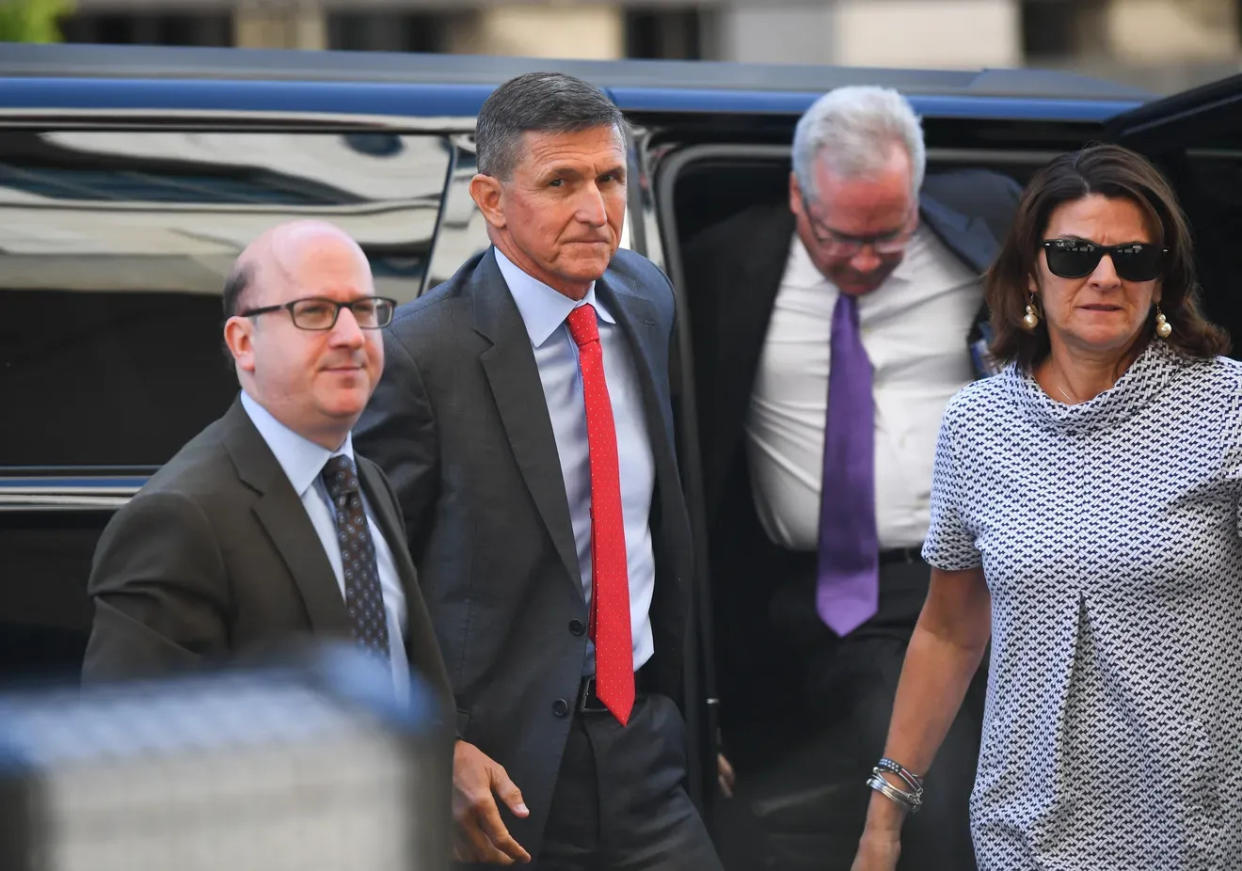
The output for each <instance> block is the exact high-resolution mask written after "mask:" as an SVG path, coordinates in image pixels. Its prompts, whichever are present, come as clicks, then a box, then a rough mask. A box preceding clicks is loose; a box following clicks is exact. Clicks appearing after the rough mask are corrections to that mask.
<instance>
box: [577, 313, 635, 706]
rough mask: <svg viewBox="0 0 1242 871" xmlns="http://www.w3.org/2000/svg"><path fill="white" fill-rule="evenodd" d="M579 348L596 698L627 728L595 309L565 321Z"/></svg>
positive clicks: (605, 401)
mask: <svg viewBox="0 0 1242 871" xmlns="http://www.w3.org/2000/svg"><path fill="white" fill-rule="evenodd" d="M566 323H567V324H568V325H569V334H570V335H571V336H573V337H574V341H575V342H577V343H578V366H579V368H581V370H582V397H583V399H584V400H585V402H586V420H587V448H588V449H589V451H590V463H591V619H590V633H591V640H592V641H594V642H595V695H596V696H598V697H599V700H600V701H601V702H603V703H604V705H605V706H606V707H607V708H608V710H610V711H612V713H613V716H615V717H616V718H617V720H619V721H620V723H621V725H623V726H624V725H625V723H626V721H628V720H629V718H630V711H631V709H633V707H634V652H633V645H632V643H631V641H630V572H629V569H628V568H627V567H626V564H625V518H624V517H623V516H622V514H621V476H620V473H619V472H618V470H617V428H616V426H615V425H614V424H613V420H612V400H611V399H610V398H609V396H608V383H607V382H606V381H605V380H604V351H603V348H602V347H601V346H600V343H599V326H598V324H597V323H596V321H595V309H594V308H593V307H591V306H590V305H583V306H579V307H578V308H576V309H574V310H573V311H572V312H570V313H569V317H568V319H567V320H566Z"/></svg>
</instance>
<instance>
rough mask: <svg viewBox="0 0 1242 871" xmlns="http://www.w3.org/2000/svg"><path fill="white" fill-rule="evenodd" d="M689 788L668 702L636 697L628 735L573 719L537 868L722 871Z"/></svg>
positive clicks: (597, 720) (681, 735)
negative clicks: (688, 790)
mask: <svg viewBox="0 0 1242 871" xmlns="http://www.w3.org/2000/svg"><path fill="white" fill-rule="evenodd" d="M685 780H686V729H685V722H684V721H683V720H682V716H681V712H680V711H679V710H678V709H677V706H676V704H674V702H673V701H672V699H670V698H668V697H667V696H663V695H658V694H644V695H640V696H639V697H638V698H637V700H636V701H635V703H634V710H633V712H632V713H631V715H630V720H629V722H628V723H627V724H626V725H625V726H624V727H623V726H622V725H621V724H620V723H618V722H617V721H616V719H615V718H613V716H612V715H611V714H609V713H607V712H586V713H582V712H578V713H575V714H574V722H573V725H572V727H571V728H570V731H569V739H568V741H567V742H566V744H565V755H564V757H563V758H562V761H561V769H560V772H559V774H558V775H557V780H556V789H555V791H554V792H553V794H552V808H551V811H550V814H549V817H548V825H547V828H546V830H545V832H544V837H543V847H542V849H541V850H540V851H539V856H538V857H537V858H536V860H535V863H534V865H533V867H534V868H537V869H538V871H640V869H642V871H680V869H687V871H700V869H701V871H719V869H720V868H721V865H720V860H719V859H718V858H717V856H716V850H715V848H714V847H713V846H712V842H711V840H710V838H709V837H708V834H707V829H706V827H705V826H704V825H703V821H702V819H701V818H700V816H699V812H698V810H697V809H696V808H695V806H694V804H693V803H692V802H691V801H690V796H689V795H688V794H687V793H686V789H685ZM528 867H530V866H528Z"/></svg>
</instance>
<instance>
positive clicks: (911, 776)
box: [875, 756, 923, 793]
mask: <svg viewBox="0 0 1242 871" xmlns="http://www.w3.org/2000/svg"><path fill="white" fill-rule="evenodd" d="M875 770H876V772H877V773H878V772H880V771H887V772H889V773H891V774H896V775H897V776H898V777H900V778H901V779H902V780H904V781H905V782H906V786H908V787H910V789H911V790H912V791H914V792H918V793H921V792H922V791H923V778H921V777H919V776H918V775H917V774H915V773H914V772H913V771H911V770H910V769H909V768H906V767H905V766H904V765H902V764H901V763H900V762H895V761H893V760H892V759H889V758H888V757H887V756H884V757H882V758H881V759H880V761H879V762H877V763H876V764H875Z"/></svg>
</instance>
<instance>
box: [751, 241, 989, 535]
mask: <svg viewBox="0 0 1242 871" xmlns="http://www.w3.org/2000/svg"><path fill="white" fill-rule="evenodd" d="M839 293H840V291H839V290H838V289H837V287H836V285H834V284H833V283H832V282H830V281H829V280H828V279H826V278H824V276H823V275H822V274H821V273H820V272H819V270H818V269H817V268H816V267H815V264H814V262H813V261H812V260H811V256H810V254H809V253H808V252H807V250H806V247H805V246H804V245H803V244H802V240H801V239H800V238H799V237H798V235H797V234H796V233H795V234H794V236H793V240H792V242H791V244H790V247H789V258H788V260H787V262H786V266H785V274H784V276H783V277H782V279H781V286H780V289H779V291H778V292H777V295H776V302H775V307H774V309H773V312H772V320H771V322H770V323H769V325H768V332H767V336H766V338H765V339H764V345H763V352H762V355H761V357H760V360H759V368H758V372H757V374H756V379H755V386H754V390H753V391H752V394H751V402H750V411H749V414H748V416H747V421H746V430H745V431H746V445H747V452H748V458H749V460H750V469H751V479H752V487H753V490H754V494H755V506H756V509H757V510H758V514H759V519H760V520H761V522H762V523H763V527H764V530H765V531H766V532H767V534H768V537H769V538H771V539H772V541H773V542H775V543H776V544H779V545H781V546H782V547H786V548H790V549H793V550H815V549H816V548H817V546H818V542H819V507H820V489H821V488H820V483H821V478H822V475H823V468H824V457H823V454H824V421H825V416H826V413H827V408H828V363H829V354H830V348H829V336H830V334H831V328H832V312H833V308H834V307H835V306H836V303H837V297H838V295H839ZM980 301H981V287H980V279H979V276H978V275H976V274H974V272H972V271H971V270H970V269H969V268H968V267H966V266H965V265H963V264H962V263H961V261H960V260H958V259H957V257H955V256H954V255H953V253H952V252H951V251H949V250H948V249H947V248H946V247H945V246H944V243H942V242H941V241H940V240H939V239H937V238H936V235H935V233H933V232H932V231H931V230H929V229H928V228H926V227H925V226H920V227H919V228H918V230H917V231H916V232H915V234H914V237H913V238H912V239H911V240H910V245H909V247H908V248H907V249H906V253H905V257H904V258H903V260H902V262H901V263H900V264H898V266H897V268H896V269H895V270H894V271H893V273H892V274H891V275H890V276H889V277H888V278H887V279H885V281H884V283H883V284H881V285H880V286H879V287H878V288H876V289H875V290H874V291H872V292H871V293H868V294H865V295H863V296H861V297H859V300H858V320H859V327H860V329H861V332H862V343H863V347H864V349H865V350H866V352H867V356H868V357H869V358H870V360H871V364H872V367H873V377H872V392H873V395H874V397H875V510H876V532H877V534H878V538H879V544H880V548H881V549H885V548H894V547H910V546H914V545H917V544H920V543H921V542H922V541H923V537H924V536H925V535H926V533H927V525H928V520H929V501H930V497H931V478H932V460H933V457H934V455H935V449H936V435H937V433H938V431H939V428H940V417H941V415H942V414H943V412H944V408H945V405H946V404H947V403H948V401H949V397H951V396H952V395H953V394H954V393H956V392H957V391H958V390H959V389H960V388H961V387H962V386H963V385H964V384H966V383H967V382H969V381H970V380H971V378H972V377H973V371H972V368H971V363H970V354H969V351H968V350H967V346H966V334H967V332H968V331H969V329H970V326H971V323H972V322H973V320H974V318H975V315H976V313H977V312H978V309H979V304H980Z"/></svg>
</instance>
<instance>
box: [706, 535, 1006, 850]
mask: <svg viewBox="0 0 1242 871" xmlns="http://www.w3.org/2000/svg"><path fill="white" fill-rule="evenodd" d="M785 556H786V557H788V559H787V563H786V568H787V573H786V576H785V577H784V578H783V579H782V580H777V579H776V578H773V580H774V581H776V586H777V588H776V590H775V592H774V595H773V596H772V598H771V599H770V601H769V604H770V614H769V617H770V619H771V622H772V625H773V627H774V628H775V629H776V630H777V633H778V635H780V636H781V637H782V638H783V639H784V640H785V641H786V642H787V643H788V649H789V650H790V651H792V653H791V654H786V655H787V656H789V655H792V657H794V658H795V661H792V662H790V665H789V668H790V670H791V671H793V672H795V673H796V675H797V685H798V686H800V692H799V693H798V694H797V696H796V697H795V698H794V699H793V700H792V702H791V701H790V699H789V698H788V697H786V698H785V699H783V700H782V702H781V703H780V704H779V705H777V706H776V707H777V709H778V710H777V711H775V712H772V713H775V714H776V716H771V717H769V716H762V715H760V716H755V717H749V718H747V717H742V718H735V721H734V723H733V724H732V728H730V730H729V731H728V732H727V734H726V739H727V740H726V745H727V746H726V751H727V752H729V753H730V754H732V755H734V756H735V757H736V758H735V764H736V767H737V769H738V778H739V782H738V794H737V798H736V799H735V800H734V802H733V803H732V807H729V808H727V809H726V810H724V811H723V814H722V816H720V817H718V819H717V826H718V829H723V830H727V831H729V832H731V833H732V837H730V838H726V840H725V841H724V842H723V843H722V851H723V852H724V854H725V855H726V856H727V857H729V867H730V869H731V871H733V869H737V871H742V869H751V868H764V869H766V868H772V869H777V868H779V869H789V871H797V869H804V868H805V869H812V868H813V869H816V871H833V869H841V871H846V869H848V868H849V866H850V863H851V860H852V858H853V855H854V850H855V848H856V847H857V843H858V837H859V835H860V834H861V832H862V827H863V821H864V817H865V814H866V807H867V803H868V801H869V800H870V797H871V790H870V789H868V788H867V787H866V785H865V783H864V781H865V780H866V779H867V776H868V775H869V774H870V772H871V768H872V766H873V765H875V762H876V760H877V759H879V757H880V755H881V754H882V752H883V748H884V741H885V737H886V735H887V732H888V723H889V718H890V716H891V713H892V705H893V696H894V694H895V691H896V687H897V679H898V677H899V676H900V673H901V666H902V662H903V659H904V657H905V651H906V646H907V645H908V643H909V639H910V634H911V632H912V630H913V628H914V623H915V621H916V620H917V619H918V615H919V611H920V610H921V608H922V605H923V601H924V599H925V598H926V594H927V585H928V580H929V578H930V569H929V567H928V566H927V565H926V563H923V562H922V561H915V562H911V563H907V562H902V563H890V564H886V565H882V566H881V568H880V599H879V610H878V612H877V614H876V615H875V616H874V617H873V618H872V619H871V620H869V621H868V622H867V623H865V624H863V625H862V626H861V627H860V628H858V629H857V630H855V631H854V632H852V633H851V634H849V635H847V636H846V637H845V638H838V637H837V636H836V635H835V634H833V633H832V632H831V631H830V630H828V629H827V627H825V626H824V625H823V623H822V622H821V621H820V620H819V618H818V615H817V614H816V613H815V609H814V601H815V599H814V588H815V555H814V554H789V553H786V554H785ZM787 661H788V660H787ZM985 684H986V677H985V675H984V674H983V671H982V670H981V673H980V674H979V675H976V677H975V680H974V682H973V683H972V686H971V689H970V691H969V693H968V694H967V698H966V701H965V703H964V705H963V707H962V709H961V711H960V712H959V714H958V716H957V719H956V720H955V721H954V723H953V726H952V728H951V729H950V731H949V735H948V737H947V738H946V740H945V742H944V744H943V745H942V747H941V749H940V751H939V753H938V754H937V756H936V759H935V762H934V763H933V765H932V767H931V769H930V770H929V771H928V772H926V790H927V792H926V795H925V804H924V807H923V809H922V810H921V811H920V813H918V814H917V815H913V816H911V817H909V818H908V819H907V821H906V825H905V829H904V831H903V836H902V859H901V864H900V865H899V868H900V869H902V871H914V869H919V871H938V869H946V871H970V869H973V868H974V867H975V862H974V851H973V849H972V846H971V841H970V829H969V810H968V800H969V797H970V790H971V787H972V785H973V783H974V774H975V765H976V761H977V758H978V751H979V734H980V729H981V726H982V721H983V698H984V688H985ZM756 707H758V706H756ZM898 761H901V760H898Z"/></svg>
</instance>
